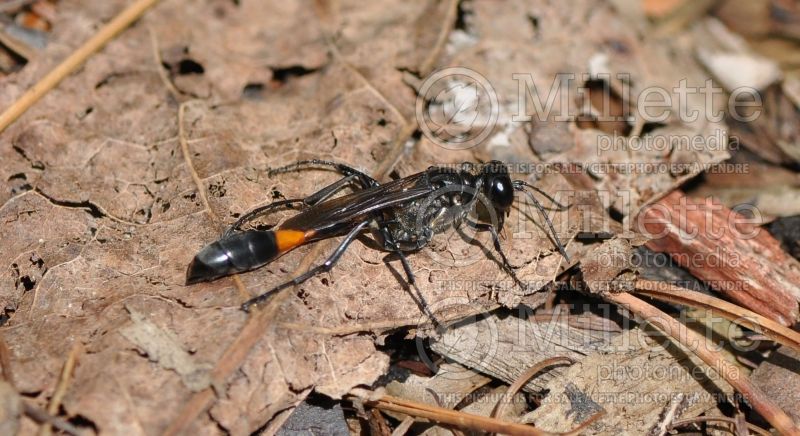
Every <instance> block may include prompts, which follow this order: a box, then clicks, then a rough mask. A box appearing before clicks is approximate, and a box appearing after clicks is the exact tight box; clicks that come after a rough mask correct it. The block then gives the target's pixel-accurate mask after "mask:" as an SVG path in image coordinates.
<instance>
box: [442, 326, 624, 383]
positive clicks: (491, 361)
mask: <svg viewBox="0 0 800 436" xmlns="http://www.w3.org/2000/svg"><path fill="white" fill-rule="evenodd" d="M617 334H618V333H616V332H597V331H589V330H580V329H576V328H574V327H570V326H569V325H567V324H565V323H560V322H536V320H535V319H534V320H524V319H521V318H518V317H513V316H509V317H507V318H505V319H500V318H497V317H486V318H482V319H480V320H478V321H476V322H470V323H462V324H460V325H457V326H455V327H454V328H452V329H450V330H448V331H447V332H445V333H444V334H443V335H442V336H441V337H440V338H439V339H438V340H437V341H435V342H433V343H432V344H431V348H432V349H433V351H435V352H437V353H439V354H441V355H443V356H445V357H446V358H448V359H450V360H453V361H456V362H458V363H460V364H462V365H464V366H466V367H468V368H473V369H475V370H477V371H480V372H482V373H484V374H488V375H490V376H492V377H494V378H497V379H500V380H503V381H504V382H506V383H509V384H511V383H513V382H514V381H515V380H517V379H518V378H519V377H520V376H521V375H522V373H523V372H525V370H527V369H528V368H530V367H531V366H533V365H535V364H537V363H539V362H541V361H542V360H545V359H549V358H551V357H557V356H567V357H571V358H572V359H574V360H580V359H582V358H583V357H584V356H586V355H588V354H591V353H593V352H595V350H597V349H599V348H600V347H602V346H604V345H605V344H607V343H608V342H609V340H610V339H611V338H613V337H614V336H616V335H617ZM561 366H562V365H558V366H556V367H554V368H553V369H549V370H545V371H541V372H539V373H538V374H536V375H535V376H534V377H532V378H531V379H530V381H529V382H528V383H527V384H526V385H525V386H524V387H523V388H522V390H523V391H525V392H529V393H536V392H540V391H542V390H543V389H544V388H545V386H546V384H547V382H548V381H549V380H550V379H552V378H553V377H555V376H556V375H558V374H561V372H562V371H563V368H561Z"/></svg>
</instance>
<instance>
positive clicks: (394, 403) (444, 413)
mask: <svg viewBox="0 0 800 436" xmlns="http://www.w3.org/2000/svg"><path fill="white" fill-rule="evenodd" d="M363 402H364V405H366V406H371V407H375V408H377V409H381V410H389V411H393V412H398V413H403V414H406V415H409V416H414V417H417V418H425V419H428V420H431V421H434V422H438V423H441V424H447V425H453V426H456V427H458V428H466V429H471V430H477V431H486V432H492V433H503V434H508V435H521V436H529V435H533V436H540V435H549V434H551V433H547V432H543V431H541V430H539V429H537V428H535V427H532V426H529V425H523V424H516V423H511V422H506V421H502V420H499V419H496V418H490V417H486V416H479V415H472V414H469V413H464V412H459V411H456V410H450V409H445V408H443V407H437V406H431V405H428V404H424V403H417V402H414V401H409V400H404V399H402V398H397V397H392V396H389V395H384V396H382V397H381V398H379V399H377V400H373V399H369V398H367V399H364V400H363Z"/></svg>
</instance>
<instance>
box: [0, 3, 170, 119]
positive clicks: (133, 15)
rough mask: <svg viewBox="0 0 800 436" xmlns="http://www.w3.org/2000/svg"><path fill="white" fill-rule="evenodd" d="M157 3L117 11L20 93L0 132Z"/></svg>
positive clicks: (2, 117) (5, 116)
mask: <svg viewBox="0 0 800 436" xmlns="http://www.w3.org/2000/svg"><path fill="white" fill-rule="evenodd" d="M156 3H158V0H137V1H135V2H134V3H133V4H132V5H130V6H129V7H128V8H126V9H125V10H123V11H122V12H120V14H119V15H117V16H116V17H114V19H112V20H111V21H110V22H109V23H108V24H106V25H105V26H103V28H102V29H100V31H98V32H97V33H95V34H94V35H93V36H92V37H91V38H89V40H88V41H86V42H85V43H84V44H83V45H82V46H80V47H78V49H77V50H75V51H74V52H72V54H71V55H69V56H68V57H67V58H66V59H64V61H63V62H61V63H60V64H59V65H58V66H57V67H55V68H54V69H53V70H52V71H50V72H49V73H47V75H46V76H44V77H43V78H42V79H41V80H39V82H37V83H36V84H35V85H33V86H32V87H31V88H30V89H28V90H27V91H26V92H25V94H22V96H21V97H20V98H18V99H17V101H15V102H14V104H12V105H11V107H9V108H8V109H6V111H5V112H3V113H2V115H0V132H2V131H4V130H5V129H6V128H7V127H8V126H9V125H10V124H11V123H13V122H14V121H15V120H16V119H17V118H19V117H20V116H21V115H22V114H23V113H25V111H27V110H28V108H30V107H31V106H33V104H34V103H36V102H37V101H39V99H40V98H42V96H44V95H45V94H47V92H48V91H50V90H51V89H53V88H55V86H56V85H58V83H59V82H61V80H63V79H64V78H65V77H67V76H68V75H69V74H70V73H72V72H73V71H75V70H76V69H77V68H78V67H80V66H81V65H82V64H83V63H84V62H85V61H86V59H88V58H89V56H91V55H92V54H93V53H94V52H96V51H97V50H99V49H100V48H102V47H103V46H104V45H105V44H106V43H107V42H108V41H109V40H111V38H113V37H114V36H116V35H117V34H118V33H120V32H122V31H123V30H124V29H125V28H127V27H128V26H130V25H131V23H133V22H134V21H136V20H137V19H138V18H139V17H141V16H142V14H143V13H144V12H145V11H146V10H147V9H149V8H150V7H151V6H153V5H155V4H156Z"/></svg>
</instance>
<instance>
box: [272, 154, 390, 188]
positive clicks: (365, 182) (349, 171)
mask: <svg viewBox="0 0 800 436" xmlns="http://www.w3.org/2000/svg"><path fill="white" fill-rule="evenodd" d="M314 166H329V167H333V168H334V169H335V170H336V171H338V172H340V173H342V174H343V175H345V176H356V178H358V180H359V181H360V182H361V184H362V187H364V188H370V187H373V186H378V185H380V183H378V181H377V180H375V179H373V178H372V177H370V176H368V175H366V174H365V173H363V172H361V171H359V170H357V169H355V168H353V167H351V166H348V165H344V164H340V163H338V162H331V161H327V160H322V159H309V160H301V161H297V162H295V163H292V164H289V165H286V166H282V167H279V168H275V169H273V170H270V171H269V175H273V174H281V173H288V172H291V171H301V170H304V169H307V168H311V167H314Z"/></svg>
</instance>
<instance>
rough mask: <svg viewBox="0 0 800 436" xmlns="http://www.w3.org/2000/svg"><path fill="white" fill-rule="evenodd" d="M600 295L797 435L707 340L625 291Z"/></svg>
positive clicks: (782, 414)
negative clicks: (699, 361) (667, 338)
mask: <svg viewBox="0 0 800 436" xmlns="http://www.w3.org/2000/svg"><path fill="white" fill-rule="evenodd" d="M603 298H605V299H606V300H608V301H610V302H612V303H615V304H617V305H619V306H622V307H624V308H625V309H627V310H629V311H630V312H632V313H634V314H636V315H638V316H640V317H642V318H644V321H645V322H647V323H649V324H651V325H653V326H654V327H655V328H657V329H659V330H661V331H663V332H664V333H666V334H668V335H669V336H671V337H672V338H674V339H675V340H677V341H678V342H679V343H680V344H681V345H683V346H684V347H686V348H687V349H689V350H690V351H691V352H692V353H694V354H696V355H697V356H698V357H699V358H700V359H702V360H703V362H705V363H706V364H707V365H708V366H710V367H711V368H713V369H714V370H715V371H716V372H717V373H719V374H720V375H721V376H722V377H723V378H724V379H725V381H727V382H728V383H729V384H730V385H731V386H732V387H733V388H734V389H736V390H737V391H739V392H740V393H741V394H742V395H743V396H744V397H745V398H746V399H747V401H748V402H750V404H751V405H752V406H753V409H755V410H756V412H758V413H759V414H760V415H761V416H762V417H764V419H766V420H767V421H768V422H769V423H770V424H771V425H772V426H773V427H775V429H776V430H778V431H779V432H780V433H781V434H785V435H800V428H798V427H797V426H796V425H795V424H794V422H792V419H791V418H790V417H789V416H788V415H787V414H786V413H785V412H784V411H783V410H781V408H780V407H778V405H777V404H775V403H774V402H773V401H772V400H771V399H770V398H769V397H768V396H767V395H766V394H764V392H763V391H761V389H759V388H758V387H757V386H756V385H754V384H753V383H752V382H751V381H750V379H749V378H748V377H747V376H746V375H745V374H744V373H742V371H740V370H739V367H737V366H735V365H733V364H731V363H730V362H728V361H727V360H725V358H723V357H722V356H721V355H720V354H719V353H718V352H716V351H714V350H713V349H712V348H711V347H709V346H707V345H708V343H707V341H706V340H705V338H703V336H702V335H700V334H699V333H697V332H695V331H693V330H690V329H688V328H687V327H686V326H685V325H683V324H681V323H680V322H678V321H677V320H675V319H674V318H672V317H670V316H669V315H667V314H666V313H664V312H662V311H661V310H659V309H657V308H656V307H654V306H652V305H650V304H649V303H647V302H645V301H643V300H640V299H638V298H636V297H634V296H633V295H631V294H628V293H624V292H623V293H618V294H615V293H605V294H603Z"/></svg>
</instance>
